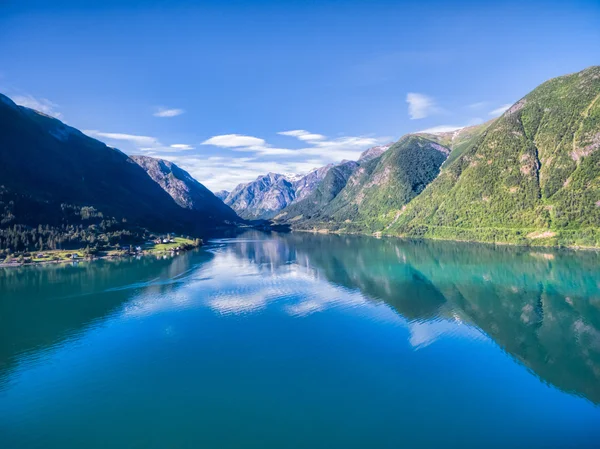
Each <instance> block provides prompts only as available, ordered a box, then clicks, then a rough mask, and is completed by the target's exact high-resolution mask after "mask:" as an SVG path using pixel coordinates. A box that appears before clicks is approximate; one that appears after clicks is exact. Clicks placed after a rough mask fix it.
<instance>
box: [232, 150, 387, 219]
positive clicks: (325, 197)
mask: <svg viewBox="0 0 600 449" xmlns="http://www.w3.org/2000/svg"><path fill="white" fill-rule="evenodd" d="M391 145H392V144H388V145H380V146H377V147H373V148H369V149H368V150H366V151H365V152H363V153H362V155H361V156H360V163H364V162H367V161H369V160H371V159H373V158H375V157H377V156H380V155H381V154H383V152H384V151H386V150H387V149H388V148H389V147H390V146H391ZM347 162H348V161H343V162H342V165H343V164H346V163H347ZM356 165H357V164H356V162H352V163H350V164H349V165H346V166H345V167H344V168H341V169H340V164H338V165H335V164H329V165H326V166H324V167H320V168H317V169H314V170H312V171H311V172H310V173H308V174H306V175H304V176H303V175H289V174H288V175H281V174H276V173H269V174H267V175H263V176H259V177H258V178H257V179H256V180H255V181H252V182H250V183H246V184H240V185H238V186H237V187H236V188H235V189H234V190H233V191H232V192H231V193H229V194H228V195H227V196H226V197H225V199H224V200H223V201H224V202H225V204H228V205H229V206H231V207H232V208H233V209H234V210H235V211H236V212H237V213H238V214H239V215H240V216H241V217H242V218H246V219H252V220H254V219H271V218H273V217H275V216H277V215H279V214H278V213H279V211H281V210H283V209H285V208H286V207H288V206H291V205H295V204H297V203H299V202H303V200H304V199H306V198H308V197H309V196H310V195H311V194H312V193H314V192H315V191H316V189H317V188H318V187H319V186H320V185H321V183H322V182H323V181H324V180H325V179H326V177H327V175H328V174H329V172H330V170H331V169H332V168H334V167H338V170H337V171H336V172H335V174H332V175H331V177H330V181H329V184H328V185H327V186H326V187H325V189H324V190H322V191H319V193H317V197H316V198H313V199H311V200H310V202H311V203H313V206H311V207H310V209H311V210H315V202H316V203H317V204H324V203H325V202H326V201H331V199H333V197H334V196H335V195H337V193H338V192H339V191H340V190H341V188H342V187H343V185H341V184H340V181H341V180H344V181H343V182H344V185H345V179H346V178H345V174H344V173H346V172H347V170H348V167H351V166H356ZM340 170H341V171H342V172H343V173H341V172H340ZM333 192H335V193H333ZM307 204H309V203H306V202H303V203H302V205H301V206H300V207H299V208H294V209H293V210H292V213H294V214H296V213H298V211H300V210H304V209H305V208H306V205H307Z"/></svg>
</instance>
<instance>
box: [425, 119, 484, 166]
mask: <svg viewBox="0 0 600 449" xmlns="http://www.w3.org/2000/svg"><path fill="white" fill-rule="evenodd" d="M495 120H496V119H493V120H490V121H487V122H485V123H482V124H480V125H473V126H467V127H465V128H461V129H457V130H456V131H450V132H441V133H417V135H420V136H423V137H425V138H427V139H429V140H433V141H434V142H437V143H439V144H440V145H444V146H445V147H447V148H450V150H452V152H451V153H450V155H449V156H448V159H446V162H444V166H446V165H449V164H451V163H452V162H453V161H454V160H455V159H457V158H458V157H459V156H460V155H461V154H463V153H464V152H465V151H466V150H467V149H468V148H470V147H471V146H472V145H473V143H474V142H475V141H476V140H477V139H478V138H479V137H480V136H481V135H482V134H483V133H484V132H485V130H486V129H487V128H488V127H489V126H490V125H491V124H492V123H494V121H495Z"/></svg>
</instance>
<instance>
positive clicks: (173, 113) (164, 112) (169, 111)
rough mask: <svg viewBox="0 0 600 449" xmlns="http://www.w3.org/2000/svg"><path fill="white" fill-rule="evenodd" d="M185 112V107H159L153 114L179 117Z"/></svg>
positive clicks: (155, 115)
mask: <svg viewBox="0 0 600 449" xmlns="http://www.w3.org/2000/svg"><path fill="white" fill-rule="evenodd" d="M184 112H185V111H184V110H183V109H166V108H158V110H157V111H156V112H155V113H154V114H153V115H154V117H177V116H178V115H181V114H183V113H184Z"/></svg>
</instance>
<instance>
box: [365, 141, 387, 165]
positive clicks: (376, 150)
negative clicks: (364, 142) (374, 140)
mask: <svg viewBox="0 0 600 449" xmlns="http://www.w3.org/2000/svg"><path fill="white" fill-rule="evenodd" d="M393 144H394V143H393V142H391V143H388V144H386V145H379V146H376V147H372V148H369V149H368V150H365V151H363V153H362V154H361V155H360V157H359V158H358V163H361V164H364V163H365V162H368V161H370V160H371V159H375V158H377V157H379V156H381V155H382V154H383V153H384V152H386V151H387V150H388V149H389V148H390V147H391V146H392V145H393Z"/></svg>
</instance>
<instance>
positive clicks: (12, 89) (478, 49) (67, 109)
mask: <svg viewBox="0 0 600 449" xmlns="http://www.w3.org/2000/svg"><path fill="white" fill-rule="evenodd" d="M0 55H2V56H1V57H0V92H2V93H5V94H7V95H9V96H10V97H12V98H13V99H15V100H16V101H17V102H18V103H21V104H24V105H28V106H34V107H36V108H38V109H41V110H43V111H45V112H47V113H49V114H53V115H57V116H59V117H60V118H61V119H62V120H64V121H66V122H67V123H68V124H70V125H72V126H75V127H77V128H79V129H82V130H86V132H87V133H88V134H90V135H93V136H95V137H97V138H99V139H100V140H102V141H104V142H106V143H107V144H109V145H111V146H115V147H117V148H119V149H121V150H123V151H125V152H127V153H131V154H134V153H136V154H139V153H145V154H148V155H153V156H159V157H163V158H165V159H169V160H173V161H174V162H176V163H178V164H179V165H181V166H182V167H183V168H185V169H187V170H188V171H190V172H191V173H192V174H193V175H194V176H195V177H196V178H197V179H198V180H199V181H201V182H203V183H204V184H206V185H207V186H208V187H209V188H211V189H213V190H218V189H221V188H227V189H231V188H232V187H234V186H235V185H236V184H237V183H239V182H245V181H250V180H252V179H253V178H255V177H256V176H258V175H259V174H262V173H266V172H268V171H276V172H286V173H293V172H306V171H308V170H310V169H311V168H314V167H317V166H320V165H324V164H326V163H329V162H335V161H339V160H341V159H344V158H345V159H353V158H356V157H357V155H358V154H359V153H360V152H361V151H362V150H364V149H366V148H368V147H370V146H373V145H376V144H378V143H386V142H388V141H390V140H394V139H397V138H398V137H400V136H402V135H403V134H405V133H409V132H414V131H419V130H424V129H430V128H437V127H444V128H450V127H458V126H465V125H469V124H474V123H479V122H482V121H487V120H489V119H491V118H492V117H494V116H496V115H498V114H500V113H501V111H502V108H503V107H506V105H508V104H511V103H513V102H515V101H516V100H518V99H519V98H520V97H522V96H523V95H525V94H526V93H527V92H529V91H530V90H531V89H533V88H534V87H535V86H537V85H538V84H540V83H541V82H543V81H545V80H547V79H549V78H552V77H554V76H558V75H562V74H565V73H570V72H574V71H578V70H581V69H584V68H585V67H588V66H590V65H595V64H600V2H598V1H577V0H575V1H569V2H563V1H546V2H541V1H535V0H534V1H530V2H524V1H519V2H501V1H497V2H448V1H445V2H441V1H420V2H400V1H376V0H373V1H330V0H322V1H284V0H281V1H258V0H257V1H252V2H251V1H227V2H225V1H204V2H191V1H186V2H183V1H180V2H178V1H169V2H161V1H154V2H142V1H129V2H123V1H114V0H106V1H104V2H86V1H81V0H80V1H60V0H55V1H52V2H51V1H30V0H14V1H13V0H8V1H7V0H0Z"/></svg>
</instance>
